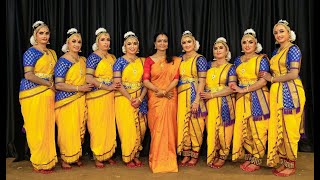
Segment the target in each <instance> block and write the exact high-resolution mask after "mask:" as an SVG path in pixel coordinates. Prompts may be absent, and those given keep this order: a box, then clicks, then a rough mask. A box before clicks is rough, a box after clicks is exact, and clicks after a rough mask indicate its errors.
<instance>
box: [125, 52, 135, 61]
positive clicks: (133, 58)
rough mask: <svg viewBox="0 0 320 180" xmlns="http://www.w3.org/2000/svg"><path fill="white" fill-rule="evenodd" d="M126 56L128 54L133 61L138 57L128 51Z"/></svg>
mask: <svg viewBox="0 0 320 180" xmlns="http://www.w3.org/2000/svg"><path fill="white" fill-rule="evenodd" d="M126 56H127V57H128V59H129V60H131V61H133V60H135V59H136V57H137V56H136V55H135V54H129V53H127V54H126Z"/></svg>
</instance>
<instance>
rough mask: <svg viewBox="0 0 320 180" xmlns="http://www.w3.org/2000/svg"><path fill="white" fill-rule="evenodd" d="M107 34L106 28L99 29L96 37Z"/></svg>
mask: <svg viewBox="0 0 320 180" xmlns="http://www.w3.org/2000/svg"><path fill="white" fill-rule="evenodd" d="M106 32H107V30H106V29H105V28H99V29H97V30H96V33H95V34H96V36H98V35H99V34H100V33H106Z"/></svg>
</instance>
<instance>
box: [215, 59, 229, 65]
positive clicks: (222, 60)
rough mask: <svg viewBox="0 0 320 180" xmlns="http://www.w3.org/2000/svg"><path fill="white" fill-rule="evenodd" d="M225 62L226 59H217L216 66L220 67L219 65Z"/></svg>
mask: <svg viewBox="0 0 320 180" xmlns="http://www.w3.org/2000/svg"><path fill="white" fill-rule="evenodd" d="M226 62H227V61H226V59H217V60H216V63H217V65H221V64H224V63H226Z"/></svg>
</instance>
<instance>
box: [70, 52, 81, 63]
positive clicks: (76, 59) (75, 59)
mask: <svg viewBox="0 0 320 180" xmlns="http://www.w3.org/2000/svg"><path fill="white" fill-rule="evenodd" d="M69 55H70V56H71V57H72V59H73V60H74V63H77V62H79V58H80V57H79V55H78V58H76V57H74V56H73V55H72V54H69Z"/></svg>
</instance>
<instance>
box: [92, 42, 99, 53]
mask: <svg viewBox="0 0 320 180" xmlns="http://www.w3.org/2000/svg"><path fill="white" fill-rule="evenodd" d="M92 50H93V51H96V50H98V46H97V43H94V44H93V45H92Z"/></svg>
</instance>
